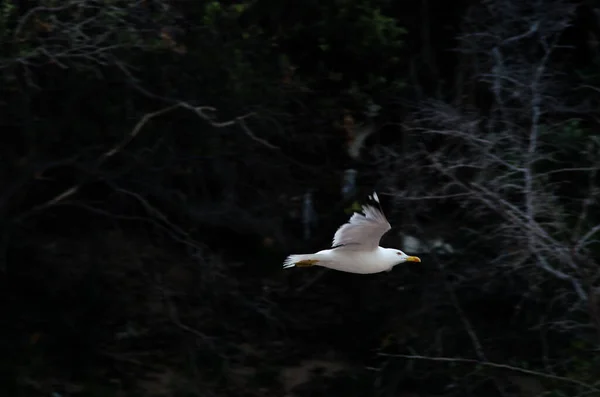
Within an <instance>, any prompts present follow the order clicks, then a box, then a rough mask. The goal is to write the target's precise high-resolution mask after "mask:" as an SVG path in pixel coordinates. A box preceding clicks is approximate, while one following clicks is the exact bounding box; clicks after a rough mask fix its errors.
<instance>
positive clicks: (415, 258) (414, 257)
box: [406, 256, 421, 262]
mask: <svg viewBox="0 0 600 397" xmlns="http://www.w3.org/2000/svg"><path fill="white" fill-rule="evenodd" d="M406 261H407V262H421V258H419V257H418V256H409V257H407V258H406Z"/></svg>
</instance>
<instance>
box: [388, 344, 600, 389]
mask: <svg viewBox="0 0 600 397" xmlns="http://www.w3.org/2000/svg"><path fill="white" fill-rule="evenodd" d="M379 355H380V356H384V357H395V358H407V359H410V360H424V361H437V362H447V363H464V364H475V365H481V366H483V367H489V368H495V369H504V370H507V371H512V372H520V373H522V374H526V375H532V376H536V377H540V378H545V379H549V380H555V381H559V382H565V383H570V384H573V385H577V386H581V387H583V388H585V389H587V390H588V391H592V392H600V388H598V387H596V386H595V385H591V384H589V383H585V382H582V381H579V380H577V379H572V378H567V377H564V376H558V375H552V374H548V373H545V372H540V371H534V370H531V369H526V368H522V367H515V366H513V365H508V364H499V363H494V362H490V361H481V360H474V359H469V358H456V357H428V356H420V355H409V354H388V353H379Z"/></svg>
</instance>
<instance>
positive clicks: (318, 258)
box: [283, 193, 421, 274]
mask: <svg viewBox="0 0 600 397" xmlns="http://www.w3.org/2000/svg"><path fill="white" fill-rule="evenodd" d="M369 199H371V200H373V201H375V202H376V203H377V204H378V206H379V208H375V207H374V206H372V205H363V206H362V210H363V212H364V215H363V214H361V213H358V212H355V213H354V214H353V215H352V216H351V217H350V220H349V221H348V222H347V223H345V224H343V225H342V226H340V227H339V229H338V230H337V231H336V232H335V235H334V236H333V244H332V245H331V249H327V250H323V251H319V252H317V253H314V254H303V255H290V256H288V257H287V258H286V260H285V261H284V262H283V268H284V269H288V268H290V267H294V266H296V267H308V266H315V265H316V266H323V267H327V268H330V269H335V270H340V271H343V272H348V273H359V274H371V273H379V272H383V271H390V270H392V268H393V267H394V266H396V265H398V264H400V263H404V262H421V259H419V258H418V257H416V256H409V255H406V254H405V253H404V252H402V251H400V250H397V249H393V248H382V247H380V246H379V241H380V240H381V237H382V236H383V235H384V234H385V233H386V232H387V231H388V230H390V229H391V228H392V227H391V226H390V223H389V222H388V220H387V219H386V217H385V215H384V214H383V210H382V209H381V203H380V202H379V197H377V193H373V196H369Z"/></svg>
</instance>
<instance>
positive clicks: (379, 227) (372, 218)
mask: <svg viewBox="0 0 600 397" xmlns="http://www.w3.org/2000/svg"><path fill="white" fill-rule="evenodd" d="M362 210H363V212H364V215H363V214H360V213H358V212H356V213H354V214H353V215H352V216H351V217H350V220H349V221H348V223H345V224H343V225H342V226H340V227H339V229H338V230H337V231H336V232H335V235H334V236H333V244H332V247H336V246H343V247H338V249H354V250H366V249H375V248H377V247H378V246H379V241H380V240H381V236H383V235H384V234H385V233H386V232H387V231H388V230H390V229H391V228H392V227H391V226H390V224H389V222H388V221H387V219H386V217H385V215H383V213H382V212H381V211H380V210H379V209H377V208H375V207H372V206H370V205H363V206H362Z"/></svg>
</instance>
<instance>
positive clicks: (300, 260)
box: [283, 254, 318, 269]
mask: <svg viewBox="0 0 600 397" xmlns="http://www.w3.org/2000/svg"><path fill="white" fill-rule="evenodd" d="M317 262H318V259H316V256H315V255H314V254H306V255H290V256H288V257H287V258H285V261H283V268H284V269H288V268H290V267H294V266H296V265H298V267H301V266H302V267H304V266H313V265H315V264H316V263H317Z"/></svg>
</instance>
